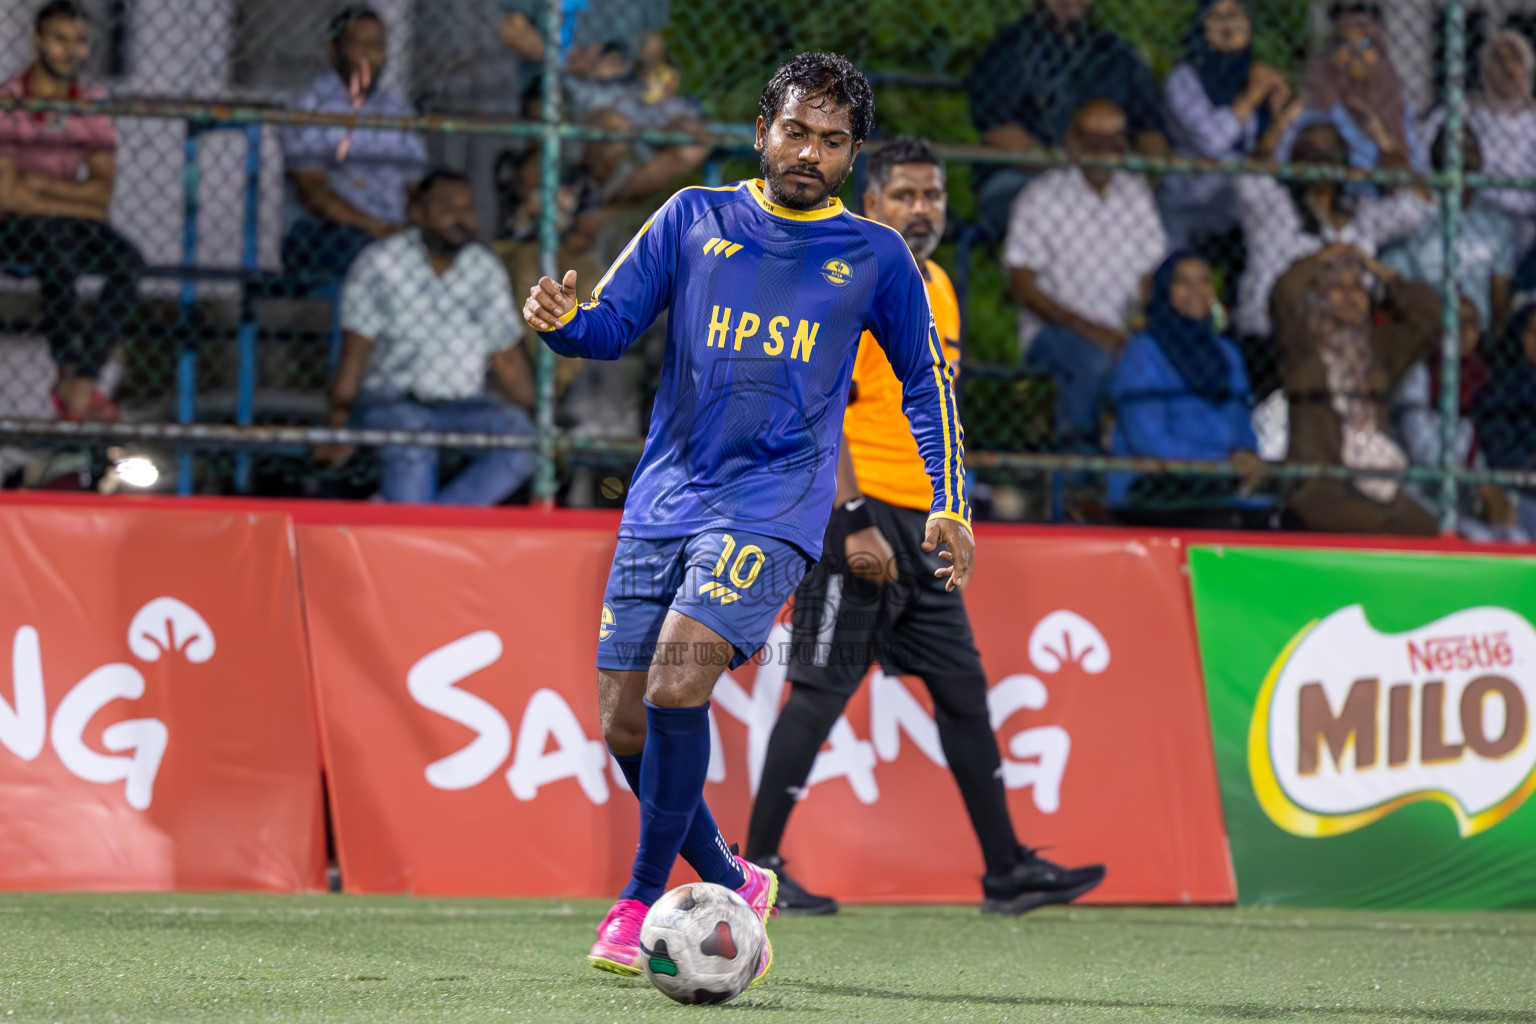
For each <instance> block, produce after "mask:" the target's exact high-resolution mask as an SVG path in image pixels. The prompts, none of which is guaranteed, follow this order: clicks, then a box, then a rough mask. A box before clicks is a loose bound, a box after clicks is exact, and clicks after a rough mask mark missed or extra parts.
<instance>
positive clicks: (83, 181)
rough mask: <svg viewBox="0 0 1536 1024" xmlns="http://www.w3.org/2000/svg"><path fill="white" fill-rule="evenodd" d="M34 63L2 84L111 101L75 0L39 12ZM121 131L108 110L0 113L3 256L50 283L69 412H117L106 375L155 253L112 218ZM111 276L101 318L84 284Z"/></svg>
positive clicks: (29, 94) (58, 392)
mask: <svg viewBox="0 0 1536 1024" xmlns="http://www.w3.org/2000/svg"><path fill="white" fill-rule="evenodd" d="M33 29H34V34H33V45H34V48H35V51H36V56H35V57H34V59H33V61H32V64H31V65H30V66H29V67H28V68H27V69H26V70H25V71H23V72H22V73H21V74H20V75H17V76H16V77H15V78H12V79H11V80H10V81H8V82H6V83H4V84H3V85H0V96H5V97H8V98H15V99H26V98H35V99H61V100H104V99H106V98H107V91H106V90H105V89H103V88H102V87H101V86H99V85H96V84H94V83H89V82H86V81H84V80H82V78H81V72H82V71H83V70H84V68H85V63H86V61H87V60H88V59H89V57H90V53H91V22H90V18H89V17H88V16H87V14H86V12H85V9H84V8H83V7H82V6H80V5H79V4H78V3H75V2H74V0H50V2H49V3H47V4H45V5H44V6H43V7H42V8H41V9H39V10H38V12H37V15H36V17H35V18H34V19H33ZM116 153H117V130H116V129H115V128H114V127H113V125H112V119H111V118H110V117H106V116H104V115H97V114H92V115H85V116H80V115H75V114H53V113H37V114H33V113H29V112H27V111H24V110H12V111H7V112H0V262H4V263H8V264H22V265H25V266H26V267H28V268H29V269H30V271H31V273H33V274H34V275H35V276H36V277H37V279H38V282H39V285H40V286H41V291H42V299H43V316H42V322H41V325H40V329H41V331H42V333H43V334H44V335H45V336H46V337H47V338H48V344H49V347H50V349H51V350H52V352H53V358H54V361H55V362H56V363H57V364H58V368H59V381H58V384H57V386H56V388H55V392H54V399H55V406H56V408H57V409H58V411H59V413H60V415H61V416H63V417H65V418H68V419H86V418H92V419H102V418H116V407H115V406H114V405H113V404H112V402H111V401H110V400H109V399H108V398H107V397H106V396H105V395H103V394H102V392H101V390H100V388H99V387H98V386H97V378H98V375H99V374H100V372H101V369H102V366H103V365H104V364H105V363H106V361H107V357H108V355H109V354H110V352H111V349H112V346H113V345H114V344H116V343H117V342H118V341H119V340H120V338H121V337H122V332H123V327H124V324H125V323H126V321H127V319H128V317H129V316H130V315H131V314H132V312H133V308H134V305H135V303H136V302H137V297H138V291H137V286H138V279H139V274H140V273H141V272H142V270H143V269H144V260H143V258H142V257H141V256H140V255H139V251H138V249H136V248H135V247H134V245H133V243H132V242H130V241H128V240H127V239H126V238H124V237H123V236H122V235H120V234H118V232H117V231H115V230H113V228H112V226H111V225H110V224H108V223H107V214H108V211H109V209H110V208H111V205H112V187H113V182H114V179H115V175H116V171H117V156H116ZM87 274H90V275H97V274H99V275H101V276H102V277H103V278H104V280H105V283H104V285H103V287H102V290H101V295H100V298H99V299H98V301H97V303H96V312H95V315H94V317H93V318H92V319H91V321H90V322H89V323H87V322H85V320H84V318H83V317H82V316H81V315H80V309H79V300H78V297H77V295H76V292H75V286H76V282H77V281H78V280H79V279H80V277H81V276H83V275H87Z"/></svg>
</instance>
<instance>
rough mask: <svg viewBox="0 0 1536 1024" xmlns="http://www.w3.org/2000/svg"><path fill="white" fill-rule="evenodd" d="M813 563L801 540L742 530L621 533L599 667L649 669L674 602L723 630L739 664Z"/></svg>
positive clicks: (604, 615)
mask: <svg viewBox="0 0 1536 1024" xmlns="http://www.w3.org/2000/svg"><path fill="white" fill-rule="evenodd" d="M810 564H811V560H810V559H809V558H808V557H807V556H806V554H805V552H803V551H801V550H800V549H799V548H798V547H796V546H795V545H793V544H790V543H789V542H787V541H782V540H779V539H778V538H776V537H765V536H763V535H762V534H757V533H747V532H746V531H744V530H710V531H709V532H707V533H700V534H696V535H694V536H692V537H668V538H664V539H648V538H644V537H634V536H629V535H627V534H625V533H620V534H619V546H618V549H617V550H616V551H615V552H614V554H613V568H612V569H611V570H609V573H608V587H607V589H606V590H605V591H604V592H603V612H602V621H601V623H600V625H599V628H598V642H597V667H598V668H605V669H612V670H619V671H635V670H641V671H643V670H645V669H648V668H650V666H651V659H652V658H653V657H654V656H655V655H656V646H657V642H658V640H659V638H660V636H661V623H662V620H663V619H665V618H666V617H667V612H668V611H669V610H671V609H676V610H677V611H678V612H680V613H681V614H683V615H686V616H688V617H689V618H690V619H694V620H695V621H697V622H701V623H703V624H704V625H706V626H708V627H709V628H710V629H712V630H714V631H715V632H716V633H718V634H720V636H721V637H722V638H724V639H725V640H726V642H728V643H729V644H730V645H731V647H732V648H733V649H734V650H733V651H732V657H731V662H730V664H731V667H732V668H735V667H736V666H738V665H740V664H742V663H743V662H746V661H748V660H749V659H751V658H752V656H753V655H755V654H756V653H757V652H758V650H759V648H761V647H762V646H763V642H764V641H766V640H767V639H768V631H769V630H771V629H772V628H773V623H774V620H775V619H776V618H777V617H778V614H779V611H780V609H782V608H783V607H784V602H785V601H786V600H788V598H789V595H791V594H793V593H794V592H795V588H796V587H797V586H799V584H800V579H801V577H803V576H804V575H805V573H806V570H807V569H808V568H809V567H810ZM690 657H691V655H690Z"/></svg>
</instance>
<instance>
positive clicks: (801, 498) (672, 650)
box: [523, 53, 973, 983]
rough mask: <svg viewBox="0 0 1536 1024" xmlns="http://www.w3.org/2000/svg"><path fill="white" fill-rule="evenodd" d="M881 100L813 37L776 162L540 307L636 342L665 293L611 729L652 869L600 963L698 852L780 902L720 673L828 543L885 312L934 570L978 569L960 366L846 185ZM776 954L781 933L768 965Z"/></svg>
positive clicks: (636, 959) (588, 348)
mask: <svg viewBox="0 0 1536 1024" xmlns="http://www.w3.org/2000/svg"><path fill="white" fill-rule="evenodd" d="M873 121H874V98H873V96H872V94H871V92H870V88H869V83H868V82H867V81H865V79H864V76H863V75H862V74H860V73H859V71H858V70H857V69H856V68H854V67H853V66H852V65H851V64H849V63H848V61H846V60H844V59H843V58H842V57H838V56H836V55H833V54H822V53H814V54H801V55H800V56H798V57H796V58H794V59H793V60H791V61H789V62H788V63H787V64H785V65H784V66H783V67H781V68H780V69H779V70H778V72H777V73H775V75H774V76H773V79H772V80H771V81H770V82H769V83H768V87H767V88H766V89H765V90H764V92H763V98H762V105H761V111H760V116H759V118H758V122H757V149H758V151H759V152H760V153H761V154H762V167H763V178H762V180H754V181H743V182H738V183H737V184H735V185H728V186H725V187H722V188H688V189H684V190H682V191H681V192H679V193H677V194H676V195H674V196H673V197H672V198H671V199H670V200H668V201H667V203H666V204H665V205H664V206H663V207H662V208H661V209H660V210H658V211H657V212H656V214H655V215H654V216H653V217H652V218H651V219H650V220H649V221H647V222H646V224H645V226H644V227H642V228H641V229H640V233H639V234H637V235H636V236H635V238H634V239H633V240H632V241H631V242H630V243H629V245H628V246H627V247H626V248H625V249H624V251H623V252H622V253H621V254H620V255H619V258H618V259H617V260H616V261H615V262H614V265H613V266H612V267H611V268H609V270H608V273H607V274H606V275H604V277H603V279H602V280H601V281H599V282H598V284H597V287H596V288H594V289H593V291H592V297H591V299H590V301H587V302H583V303H580V304H578V303H577V300H576V274H575V272H574V271H568V272H567V273H566V274H565V277H564V280H563V281H561V282H560V283H556V282H555V281H553V280H551V279H549V278H547V277H546V278H544V279H542V280H541V281H540V282H539V284H538V285H537V286H535V287H534V288H533V289H532V290H531V294H530V296H529V299H528V302H527V303H526V304H525V306H524V307H523V315H524V317H525V318H526V319H527V321H528V323H529V324H530V325H531V326H532V327H533V328H534V329H535V330H538V331H540V332H542V333H543V335H544V338H545V340H546V341H547V342H548V343H549V345H550V347H551V348H553V349H554V350H555V351H556V352H559V353H561V354H563V355H570V356H580V357H583V358H588V359H617V358H618V357H619V356H620V355H621V354H623V352H624V350H625V348H627V347H628V346H629V345H630V344H632V343H633V342H634V341H635V340H636V339H637V338H638V337H639V336H640V334H641V332H642V331H644V330H645V329H646V328H647V327H649V326H650V324H651V322H652V321H653V320H655V318H656V317H657V315H658V314H659V313H660V312H661V311H662V310H664V309H665V310H666V311H667V349H666V356H665V359H664V362H663V366H662V378H661V388H660V391H659V392H658V394H657V396H656V405H655V411H654V413H653V415H652V418H651V427H650V432H649V434H648V436H647V437H646V442H645V451H644V453H643V454H642V455H641V458H640V465H639V467H638V468H637V469H636V471H635V477H634V480H633V483H632V485H631V488H630V494H629V497H628V499H627V500H626V502H625V508H624V518H623V523H622V526H621V528H620V531H619V542H618V549H617V551H616V552H615V554H614V561H613V569H612V571H611V573H610V574H609V577H608V587H607V591H606V593H605V594H604V597H603V608H602V617H601V622H600V625H599V630H598V637H599V639H598V654H597V668H598V694H599V706H600V712H601V717H602V724H603V733H604V738H605V739H606V740H607V743H608V748H609V749H610V750H611V751H612V752H613V755H614V757H615V758H616V759H617V760H618V762H619V765H620V766H621V767H622V769H623V770H624V772H625V777H626V778H627V779H628V780H629V783H630V788H631V789H633V790H634V791H635V793H636V794H637V795H638V796H639V798H640V844H639V848H638V849H637V851H636V853H635V861H634V871H633V875H632V877H631V879H630V882H629V885H628V886H626V887H625V889H624V892H623V894H622V896H621V898H620V899H619V901H618V902H617V903H615V904H614V906H613V909H612V910H610V911H609V912H608V916H607V917H606V918H605V919H604V920H603V923H602V924H601V925H600V926H599V928H598V940H597V943H596V944H595V945H594V946H593V947H592V950H591V952H590V953H589V954H588V958H587V959H588V962H590V963H591V964H592V965H593V966H594V967H597V968H600V969H602V970H608V971H613V972H615V973H618V974H630V975H633V974H638V973H640V970H641V955H642V951H641V948H640V937H639V933H640V924H641V922H642V921H643V920H644V917H645V913H646V910H647V909H648V908H649V906H650V905H651V904H652V903H653V902H655V900H656V899H657V897H659V896H660V895H661V893H662V892H663V891H664V890H665V888H666V883H667V876H668V875H669V874H670V872H671V870H672V866H673V863H674V862H675V861H676V859H677V856H678V854H679V853H681V854H682V855H683V857H684V858H685V859H686V860H687V861H688V863H689V864H691V865H692V866H693V867H694V869H695V870H696V871H698V873H699V876H700V877H701V878H703V879H704V880H705V881H706V882H715V883H718V884H720V885H725V886H727V887H729V888H732V889H735V890H736V891H737V892H739V893H740V894H741V895H742V896H743V897H744V898H745V899H746V900H747V901H748V902H749V903H751V905H752V906H753V908H754V909H755V910H757V911H758V913H759V914H761V915H762V916H763V918H764V920H765V921H766V919H767V916H768V912H769V910H770V908H771V907H772V905H773V900H774V896H775V894H776V891H777V889H778V879H777V876H775V875H774V874H773V872H771V871H767V870H764V869H762V868H759V867H757V866H755V865H752V864H750V863H747V862H746V861H743V860H741V859H740V858H738V857H736V856H733V855H732V854H731V852H730V850H729V848H728V847H727V846H726V843H725V841H724V839H722V838H721V836H720V832H719V829H718V828H716V826H715V822H714V818H713V817H712V816H711V814H710V812H709V808H708V807H707V806H706V805H705V803H704V800H703V790H704V777H705V772H706V770H707V769H708V766H709V750H710V739H709V717H708V713H709V697H710V693H711V691H712V690H713V688H714V685H715V681H716V680H717V679H718V678H719V676H720V673H721V671H722V670H723V669H725V668H727V667H734V666H736V665H739V664H741V663H742V662H744V661H746V660H747V659H749V658H751V657H752V656H753V655H754V654H756V653H757V651H758V650H759V648H761V647H762V645H763V641H764V640H765V639H766V638H767V635H768V631H769V629H770V628H771V627H772V625H773V622H774V619H775V617H776V616H777V615H778V612H779V609H780V608H781V607H782V605H783V603H784V601H785V599H786V598H787V597H788V596H789V595H790V594H791V593H792V592H793V591H794V589H795V587H796V585H797V584H798V583H799V582H800V579H801V577H802V576H803V575H804V574H805V571H806V569H807V568H808V567H809V566H810V564H811V563H812V562H813V561H814V560H815V559H816V558H818V557H819V556H820V554H821V546H822V538H823V535H824V534H825V532H826V526H827V518H828V516H829V515H830V513H831V507H832V498H833V494H834V491H835V490H836V486H837V484H836V470H837V462H838V447H839V439H840V436H841V429H842V424H843V411H844V407H845V405H846V403H847V398H848V390H849V382H850V380H851V379H852V375H853V364H854V358H855V356H856V354H857V349H858V342H859V336H860V335H861V334H862V333H863V332H864V331H865V330H868V331H869V332H870V333H871V334H872V335H873V336H874V337H875V339H876V340H877V341H878V342H879V343H880V345H881V346H882V347H883V348H884V349H885V352H886V355H887V356H888V358H889V359H890V362H891V366H892V369H893V370H894V371H895V373H896V376H897V378H898V379H899V380H900V381H901V384H902V393H903V400H902V408H903V411H904V412H905V413H906V415H907V419H908V421H909V422H910V423H911V424H912V431H913V434H914V436H915V438H916V440H917V446H918V451H919V453H920V454H921V455H922V457H923V464H924V467H925V469H926V470H927V473H928V475H929V477H930V479H931V480H932V483H933V492H934V498H933V503H932V507H931V510H930V512H929V516H928V520H927V526H926V531H925V538H924V543H923V547H924V549H925V550H927V551H933V550H935V549H938V548H942V549H943V550H942V551H941V552H940V557H941V558H943V559H944V561H945V563H946V564H945V565H944V566H943V567H942V568H939V569H938V570H936V572H935V575H936V576H937V577H939V578H941V579H943V580H944V581H945V584H946V586H948V587H950V588H954V587H960V586H964V585H965V583H966V582H967V580H968V579H969V577H970V574H971V555H972V547H973V542H972V538H971V532H970V506H969V505H968V503H967V501H966V492H965V468H964V465H963V463H962V456H963V454H964V453H963V449H962V445H961V431H960V422H959V418H958V415H957V412H956V409H955V400H954V391H953V388H952V387H951V382H952V373H953V371H952V369H951V367H950V366H949V364H948V363H947V362H946V361H945V358H944V352H943V348H942V345H941V342H940V339H939V337H938V332H937V331H936V329H935V327H934V322H933V315H932V313H931V312H930V310H929V307H928V297H927V294H926V291H925V289H924V284H923V279H922V276H921V274H920V273H919V272H918V269H917V264H916V262H915V261H914V260H913V258H912V254H911V252H910V251H909V250H908V248H907V245H906V242H905V241H903V239H902V237H901V235H900V234H898V233H897V232H896V231H893V230H892V229H890V228H888V227H886V226H884V225H882V224H878V223H876V222H874V221H869V220H865V219H864V218H862V217H857V216H854V215H853V214H850V213H849V212H848V211H846V210H845V209H844V208H843V205H842V203H840V202H839V201H838V200H837V199H836V198H834V195H835V193H836V192H837V190H838V188H839V187H840V186H841V185H842V184H843V182H844V181H845V180H846V179H847V177H848V173H849V171H850V170H851V169H852V167H853V160H854V157H855V156H856V155H857V154H858V151H859V147H860V146H861V145H862V144H863V142H864V139H865V137H866V136H867V135H868V134H869V131H870V129H871V127H872V126H873ZM648 955H652V956H656V957H665V955H666V954H665V952H663V951H661V950H653V951H651V952H650V954H648ZM771 961H772V951H771V948H765V949H764V953H763V957H762V960H761V961H760V963H759V966H758V980H760V979H761V978H762V976H763V974H765V973H766V972H767V970H768V967H769V964H770V963H771ZM754 983H755V982H754Z"/></svg>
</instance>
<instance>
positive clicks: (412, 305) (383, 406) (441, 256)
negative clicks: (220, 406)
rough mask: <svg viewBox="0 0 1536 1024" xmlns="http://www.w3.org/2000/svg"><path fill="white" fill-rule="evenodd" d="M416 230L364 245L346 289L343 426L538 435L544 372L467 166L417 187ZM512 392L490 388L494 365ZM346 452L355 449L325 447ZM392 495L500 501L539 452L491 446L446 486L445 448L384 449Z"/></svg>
mask: <svg viewBox="0 0 1536 1024" xmlns="http://www.w3.org/2000/svg"><path fill="white" fill-rule="evenodd" d="M411 214H412V219H413V221H414V222H415V225H416V226H415V227H413V228H412V229H410V230H407V231H403V232H399V233H397V234H395V235H392V236H391V237H389V238H386V239H384V240H382V241H379V242H375V243H373V244H372V245H370V246H368V247H367V248H365V249H364V250H363V251H362V252H361V253H360V254H359V255H358V257H357V260H356V261H355V262H354V263H353V265H352V269H351V270H350V271H349V272H348V274H347V280H346V285H345V286H344V288H343V290H342V300H341V326H342V330H343V332H344V337H345V349H344V352H343V355H342V363H341V368H340V370H339V371H338V372H337V375H336V383H335V385H334V387H333V388H332V390H331V402H332V409H333V412H332V419H331V422H332V424H333V425H335V426H342V425H345V424H348V423H350V424H351V425H352V426H354V427H360V428H364V429H376V430H441V431H465V432H470V433H486V434H510V435H531V434H532V432H533V425H532V422H531V421H530V419H529V417H528V412H527V410H528V409H530V408H532V406H533V404H534V390H533V378H532V374H531V372H530V369H529V365H528V362H527V359H526V357H525V356H524V355H523V353H522V349H521V348H520V347H519V346H517V345H515V344H513V343H514V342H516V341H517V340H518V338H519V337H521V335H522V323H521V320H520V319H519V317H518V316H517V311H516V310H515V309H514V308H513V305H512V292H511V288H510V285H509V284H508V281H507V275H506V271H504V270H503V269H502V266H501V263H500V261H498V260H497V259H496V257H495V256H494V255H492V254H491V252H490V250H488V249H487V248H485V247H484V246H482V245H480V244H479V243H477V242H475V240H474V238H475V203H474V194H473V192H472V191H471V190H470V186H469V181H468V179H466V178H465V177H464V176H463V175H462V174H458V173H456V172H452V171H437V172H434V173H432V174H429V175H428V176H427V177H426V178H424V179H423V180H422V182H421V183H420V185H418V186H417V187H416V191H415V195H414V199H413V202H412V206H411ZM488 363H489V369H490V371H491V372H492V373H493V374H494V375H495V377H496V381H497V383H498V384H499V385H500V387H501V389H502V391H503V392H504V393H505V395H506V398H507V399H510V400H511V401H510V403H509V402H508V401H506V400H505V399H503V398H501V397H499V396H493V395H490V394H487V393H486V391H485V383H486V371H487V364H488ZM317 455H318V456H319V457H320V459H321V460H322V461H329V462H336V461H341V460H344V459H345V457H346V455H347V452H346V451H345V450H344V449H334V448H333V449H327V450H325V451H322V452H319V453H317ZM379 457H380V461H381V462H382V479H381V481H380V491H381V493H382V495H383V497H384V499H385V500H386V501H409V502H431V501H436V502H440V503H443V504H458V505H495V504H497V503H499V502H501V501H504V500H505V499H506V498H507V497H508V496H510V495H511V494H512V493H513V492H515V491H516V490H517V489H518V487H520V486H521V485H522V484H523V482H524V481H525V480H527V479H528V477H529V476H530V475H531V474H532V472H533V453H532V452H531V451H529V450H528V449H514V448H490V449H480V450H479V454H477V455H476V456H475V457H474V458H473V459H472V460H471V461H470V464H469V467H468V468H466V469H465V470H464V471H463V472H461V473H460V474H459V475H458V476H456V477H454V479H453V480H452V481H451V482H449V483H448V484H447V485H446V486H444V487H443V488H442V489H441V490H439V489H438V452H437V449H436V448H429V447H424V446H416V445H389V446H386V447H383V448H381V449H380V450H379Z"/></svg>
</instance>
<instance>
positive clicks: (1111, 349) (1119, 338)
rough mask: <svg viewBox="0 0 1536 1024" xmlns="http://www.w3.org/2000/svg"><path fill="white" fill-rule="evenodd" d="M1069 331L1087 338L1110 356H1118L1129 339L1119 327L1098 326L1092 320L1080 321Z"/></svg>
mask: <svg viewBox="0 0 1536 1024" xmlns="http://www.w3.org/2000/svg"><path fill="white" fill-rule="evenodd" d="M1069 329H1070V330H1071V331H1072V333H1073V334H1076V335H1079V336H1080V337H1083V338H1086V339H1087V340H1089V341H1091V342H1093V343H1094V344H1095V345H1097V346H1099V348H1101V349H1103V350H1104V351H1106V352H1108V353H1109V354H1110V355H1118V354H1119V352H1120V350H1121V349H1122V348H1124V347H1125V343H1126V341H1127V339H1128V338H1129V335H1127V334H1126V333H1125V331H1123V330H1120V329H1119V328H1117V327H1107V326H1105V325H1104V324H1096V323H1094V322H1093V321H1092V320H1082V319H1079V320H1077V322H1076V323H1074V324H1073V325H1072V326H1071V328H1069Z"/></svg>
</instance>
